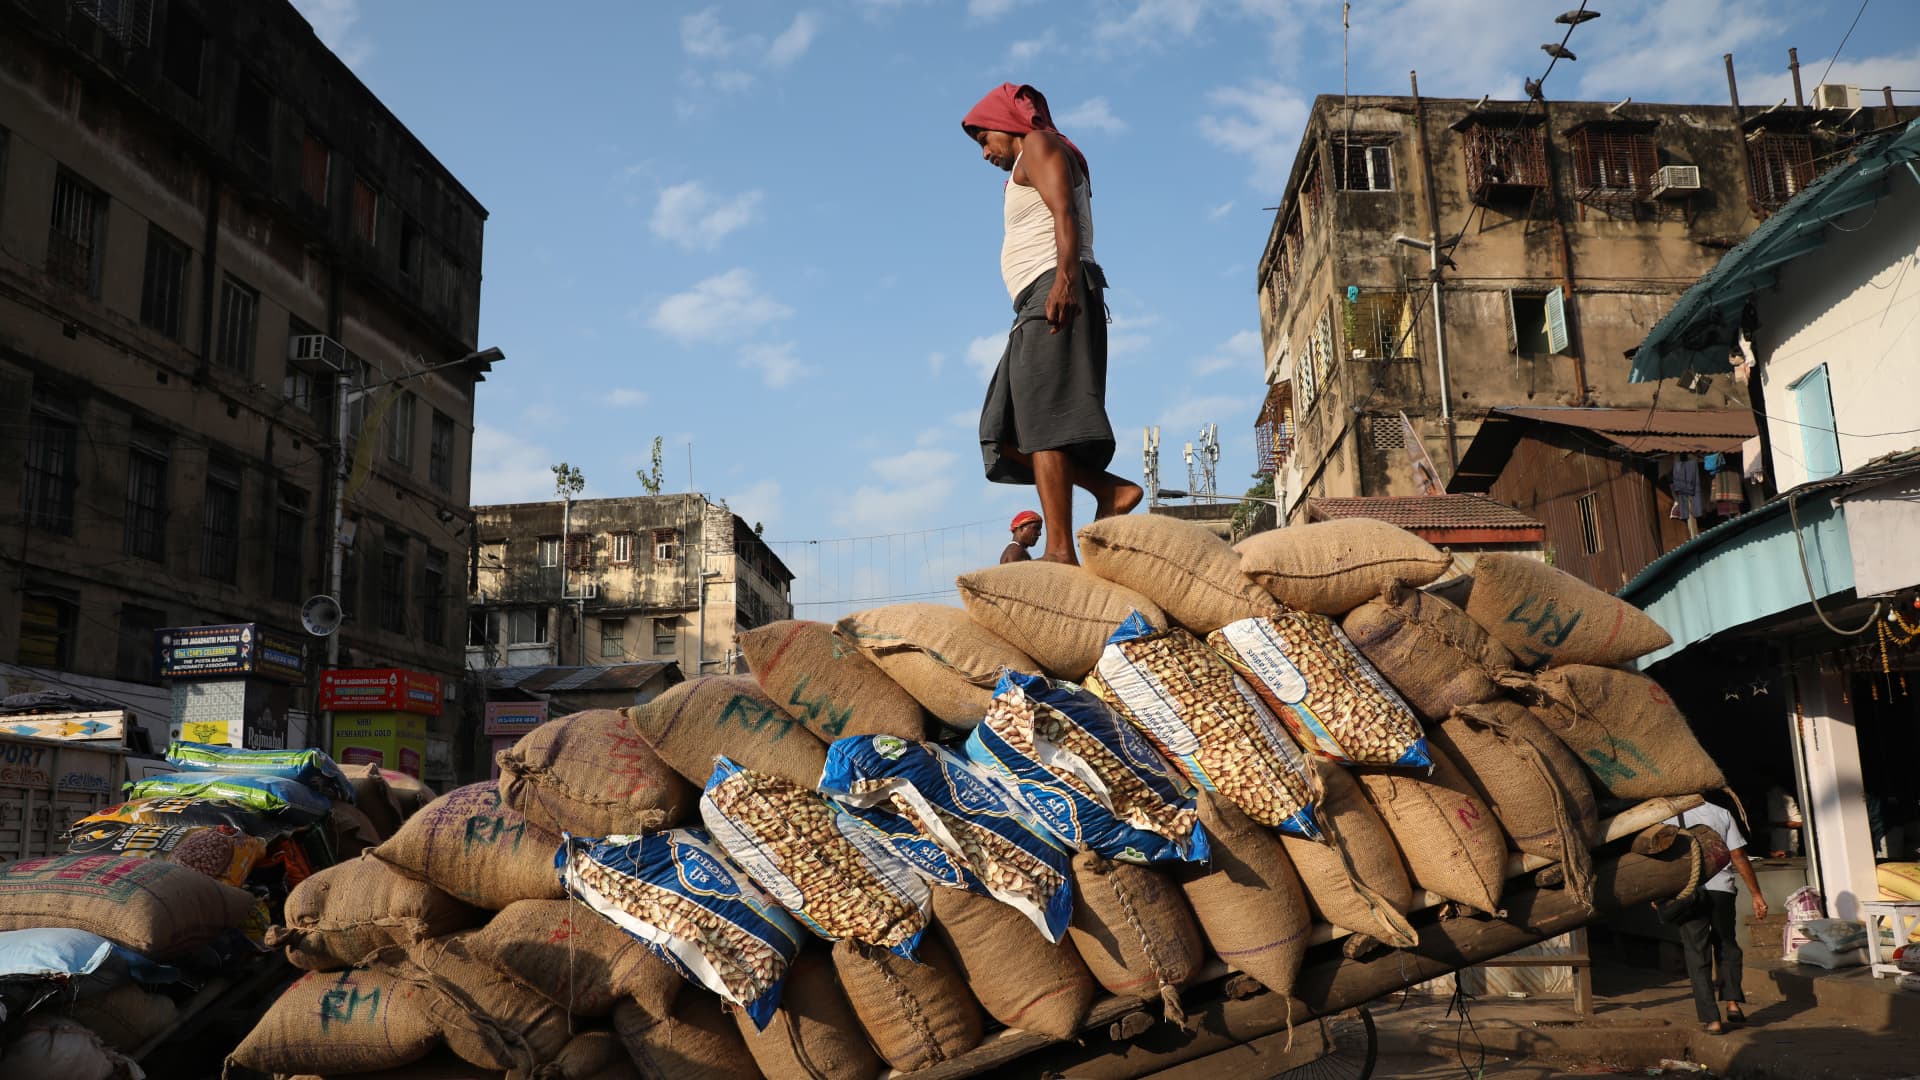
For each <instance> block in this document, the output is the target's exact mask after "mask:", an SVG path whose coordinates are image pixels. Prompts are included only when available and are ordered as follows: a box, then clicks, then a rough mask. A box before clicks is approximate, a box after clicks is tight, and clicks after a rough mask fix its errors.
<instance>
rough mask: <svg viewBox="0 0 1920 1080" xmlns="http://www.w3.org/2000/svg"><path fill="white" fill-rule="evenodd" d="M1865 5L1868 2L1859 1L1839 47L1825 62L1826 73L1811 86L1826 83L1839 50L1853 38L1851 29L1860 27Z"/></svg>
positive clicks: (1821, 74) (1864, 0) (1838, 55)
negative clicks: (1857, 8)
mask: <svg viewBox="0 0 1920 1080" xmlns="http://www.w3.org/2000/svg"><path fill="white" fill-rule="evenodd" d="M1867 3H1868V0H1860V10H1859V11H1856V12H1854V13H1853V21H1852V22H1850V23H1848V24H1847V32H1846V33H1845V34H1843V35H1842V36H1841V38H1840V44H1839V46H1838V47H1837V48H1835V49H1834V50H1833V55H1832V56H1831V57H1829V58H1828V60H1827V67H1826V71H1822V72H1821V73H1820V82H1816V83H1814V84H1813V85H1815V86H1819V85H1820V84H1821V83H1824V82H1826V81H1827V73H1828V72H1830V71H1832V70H1833V63H1834V61H1835V60H1838V59H1840V50H1841V49H1844V48H1846V47H1847V40H1848V39H1849V38H1851V37H1853V28H1854V27H1856V26H1859V25H1860V16H1862V15H1865V14H1866V13H1867Z"/></svg>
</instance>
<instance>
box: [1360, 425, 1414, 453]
mask: <svg viewBox="0 0 1920 1080" xmlns="http://www.w3.org/2000/svg"><path fill="white" fill-rule="evenodd" d="M1367 443H1368V444H1369V445H1371V446H1372V447H1373V448H1374V450H1375V451H1378V452H1386V451H1389V450H1405V449H1406V448H1407V428H1406V425H1405V424H1402V423H1401V422H1400V418H1399V417H1398V416H1369V417H1367Z"/></svg>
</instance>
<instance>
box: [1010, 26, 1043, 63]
mask: <svg viewBox="0 0 1920 1080" xmlns="http://www.w3.org/2000/svg"><path fill="white" fill-rule="evenodd" d="M1053 46H1054V33H1053V31H1051V30H1049V31H1047V32H1046V33H1044V34H1041V35H1040V36H1039V37H1037V38H1022V39H1021V40H1019V41H1016V42H1014V43H1013V44H1012V45H1009V46H1007V59H1009V60H1012V61H1013V62H1014V63H1016V64H1026V63H1031V62H1032V60H1033V58H1034V57H1036V56H1039V55H1040V54H1041V53H1047V52H1052V51H1053Z"/></svg>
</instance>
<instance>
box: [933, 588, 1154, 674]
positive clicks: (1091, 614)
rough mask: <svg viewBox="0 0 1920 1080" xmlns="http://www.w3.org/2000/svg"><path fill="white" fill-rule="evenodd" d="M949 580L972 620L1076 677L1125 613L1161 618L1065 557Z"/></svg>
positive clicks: (1044, 664)
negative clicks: (953, 584) (1061, 560)
mask: <svg viewBox="0 0 1920 1080" xmlns="http://www.w3.org/2000/svg"><path fill="white" fill-rule="evenodd" d="M955 584H956V585H957V586H958V587H959V589H960V601H961V602H962V603H964V604H965V605H966V606H967V614H969V615H972V616H973V618H974V621H975V622H978V623H979V624H980V625H981V626H984V627H986V628H987V629H988V630H989V631H991V632H993V633H995V634H998V635H999V636H1000V637H1003V638H1005V639H1007V641H1009V642H1011V643H1012V645H1013V647H1014V648H1016V649H1019V650H1020V651H1021V652H1023V653H1026V654H1027V655H1028V656H1031V657H1033V659H1034V662H1035V663H1038V664H1039V665H1040V667H1041V669H1042V670H1044V671H1046V672H1047V673H1048V674H1050V675H1054V676H1056V677H1058V678H1062V679H1071V680H1073V681H1075V682H1078V681H1080V680H1081V679H1083V678H1085V677H1086V674H1087V672H1089V671H1092V670H1093V665H1095V664H1097V663H1099V662H1100V650H1101V649H1103V648H1105V647H1106V644H1107V638H1109V637H1111V636H1113V632H1114V631H1115V630H1116V629H1118V628H1119V626H1120V624H1121V623H1123V622H1125V621H1126V619H1127V616H1128V615H1131V614H1133V613H1134V612H1136V611H1137V612H1139V613H1140V614H1141V615H1142V616H1144V617H1145V618H1146V620H1147V621H1148V622H1149V623H1152V624H1153V625H1154V626H1165V625H1166V624H1167V618H1166V613H1165V612H1163V611H1161V610H1160V606H1159V605H1158V604H1155V603H1154V602H1153V601H1151V600H1149V599H1147V598H1146V597H1144V596H1142V595H1140V594H1139V593H1137V592H1134V591H1133V590H1132V589H1129V588H1125V587H1123V586H1120V585H1115V584H1114V583H1113V582H1111V581H1102V580H1101V579H1100V578H1097V577H1094V576H1093V575H1092V574H1090V573H1088V572H1087V571H1085V570H1083V569H1081V568H1080V567H1078V566H1068V565H1066V564H1064V563H1053V562H1020V563H1003V564H1001V565H999V566H990V567H988V568H986V569H985V570H975V571H974V572H973V573H971V574H961V575H960V577H959V578H958V579H957V580H956V582H955Z"/></svg>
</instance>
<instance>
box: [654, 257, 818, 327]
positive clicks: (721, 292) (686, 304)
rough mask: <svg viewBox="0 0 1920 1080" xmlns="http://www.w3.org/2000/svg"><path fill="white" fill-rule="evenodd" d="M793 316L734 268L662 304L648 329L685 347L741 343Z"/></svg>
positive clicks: (748, 275)
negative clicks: (677, 341)
mask: <svg viewBox="0 0 1920 1080" xmlns="http://www.w3.org/2000/svg"><path fill="white" fill-rule="evenodd" d="M792 314H793V309H792V308H790V307H787V306H786V305H785V304H782V303H781V302H779V301H778V300H775V299H774V298H773V297H771V296H768V295H767V294H766V293H763V292H761V291H760V289H759V287H758V286H757V285H755V284H754V281H753V273H752V272H751V271H749V270H747V269H745V268H742V267H735V268H734V269H732V270H728V271H727V272H726V273H723V274H716V275H714V276H713V277H710V278H707V279H706V280H704V281H701V282H699V283H698V284H696V285H694V287H693V288H691V289H688V290H687V291H686V292H682V293H675V294H673V295H672V296H669V297H667V298H666V299H665V300H662V301H661V302H660V305H659V306H658V307H656V308H655V309H654V311H653V314H652V316H651V317H649V318H648V320H647V325H648V326H651V327H653V328H654V329H655V330H658V331H660V332H661V333H663V334H666V335H667V336H668V337H671V338H675V339H677V340H679V341H681V342H683V343H691V342H697V341H721V340H726V339H730V338H731V339H738V338H741V337H745V336H747V335H749V334H751V333H752V332H753V331H755V330H758V329H759V328H761V327H763V326H766V325H767V324H768V323H772V322H777V321H779V320H781V319H784V318H786V317H787V316H789V315H792Z"/></svg>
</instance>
